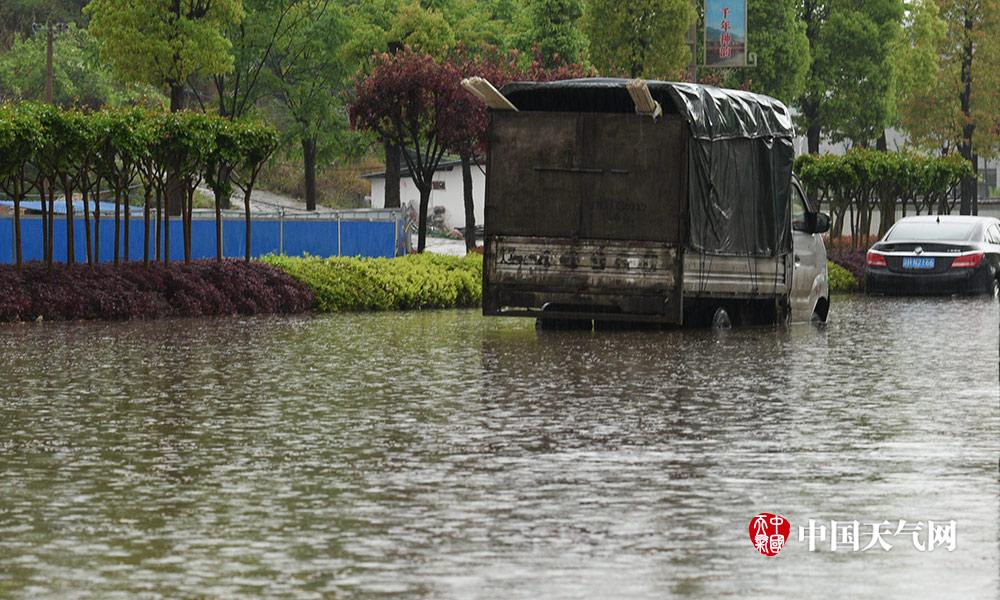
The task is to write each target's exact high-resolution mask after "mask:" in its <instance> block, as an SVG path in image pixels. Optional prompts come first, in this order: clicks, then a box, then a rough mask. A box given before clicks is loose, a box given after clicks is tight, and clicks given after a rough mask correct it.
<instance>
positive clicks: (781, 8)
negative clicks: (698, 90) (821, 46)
mask: <svg viewBox="0 0 1000 600" xmlns="http://www.w3.org/2000/svg"><path fill="white" fill-rule="evenodd" d="M799 4H800V2H799V0H749V2H748V3H747V21H748V22H749V23H750V28H749V31H748V32H747V47H748V48H749V50H750V52H753V53H755V54H756V55H757V66H756V67H754V68H752V69H731V70H730V73H729V74H728V76H727V77H726V79H725V80H724V85H725V86H726V87H731V88H744V89H750V90H751V91H754V92H757V93H761V94H767V95H769V96H773V97H775V98H777V99H779V100H782V101H783V102H785V103H791V102H792V101H794V100H795V99H796V98H798V97H799V96H800V95H801V94H802V92H803V91H804V90H805V85H806V75H807V74H808V73H809V63H810V59H809V39H808V38H807V37H806V26H805V23H803V22H802V20H801V19H800V18H799V14H798V6H799Z"/></svg>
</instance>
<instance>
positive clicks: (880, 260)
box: [867, 251, 889, 267]
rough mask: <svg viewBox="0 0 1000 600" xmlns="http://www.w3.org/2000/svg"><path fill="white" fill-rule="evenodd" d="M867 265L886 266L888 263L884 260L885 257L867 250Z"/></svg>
mask: <svg viewBox="0 0 1000 600" xmlns="http://www.w3.org/2000/svg"><path fill="white" fill-rule="evenodd" d="M867 260H868V266H869V267H888V266H889V263H887V262H886V260H885V257H884V256H882V255H881V254H879V253H877V252H871V251H869V252H868V257H867Z"/></svg>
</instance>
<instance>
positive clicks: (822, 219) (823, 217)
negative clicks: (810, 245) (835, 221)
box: [813, 213, 830, 233]
mask: <svg viewBox="0 0 1000 600" xmlns="http://www.w3.org/2000/svg"><path fill="white" fill-rule="evenodd" d="M827 231H830V215H828V214H826V213H816V227H814V228H813V233H826V232H827Z"/></svg>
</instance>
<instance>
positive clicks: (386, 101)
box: [350, 48, 466, 252]
mask: <svg viewBox="0 0 1000 600" xmlns="http://www.w3.org/2000/svg"><path fill="white" fill-rule="evenodd" d="M460 80H461V75H460V73H459V72H458V70H457V69H455V67H454V65H452V64H451V63H450V62H443V63H439V62H437V61H436V60H434V58H433V57H431V56H429V55H426V54H422V53H419V52H415V51H413V50H411V49H409V48H406V49H404V50H402V51H400V52H398V53H396V54H392V55H390V54H382V55H380V56H378V57H377V58H376V59H375V61H374V66H373V68H372V70H371V73H370V74H368V75H366V76H362V77H359V78H358V79H357V80H356V81H355V84H354V98H353V99H352V101H351V102H350V117H351V126H352V127H354V128H356V129H361V130H364V131H370V132H372V133H375V134H376V135H378V136H379V137H381V138H382V139H383V140H386V141H388V142H390V143H391V144H394V145H397V146H399V147H400V148H405V149H406V151H405V152H404V153H403V159H404V160H405V161H406V166H407V168H409V170H410V177H411V178H412V179H413V182H414V184H416V186H417V189H418V190H419V191H420V208H419V228H418V233H417V252H423V251H424V247H425V246H426V243H427V208H428V206H429V205H430V198H431V189H432V185H433V179H434V172H435V171H437V168H438V165H439V164H440V163H441V158H442V157H443V156H444V153H445V150H446V149H447V147H446V145H445V141H444V140H445V139H451V138H452V137H453V134H452V133H450V132H449V131H448V128H451V127H455V126H456V124H457V123H460V122H461V121H462V118H463V117H462V115H460V114H459V113H460V111H461V110H463V107H465V106H466V104H465V103H464V102H463V101H464V100H465V98H464V94H465V92H464V91H463V90H462V89H461V86H460V85H458V84H457V83H456V82H458V81H460Z"/></svg>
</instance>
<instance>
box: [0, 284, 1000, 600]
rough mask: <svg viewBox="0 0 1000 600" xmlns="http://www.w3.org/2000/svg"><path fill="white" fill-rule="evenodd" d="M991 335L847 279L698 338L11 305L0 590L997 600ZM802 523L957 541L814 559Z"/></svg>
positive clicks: (3, 334)
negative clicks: (935, 534)
mask: <svg viewBox="0 0 1000 600" xmlns="http://www.w3.org/2000/svg"><path fill="white" fill-rule="evenodd" d="M998 327H1000V320H998V306H997V302H996V301H995V300H985V299H983V300H976V299H940V300H919V299H913V300H908V299H865V298H844V299H839V300H838V301H837V302H836V304H835V306H834V309H833V316H832V321H831V323H830V324H829V325H828V326H826V327H816V326H812V325H805V326H796V327H791V328H788V329H770V328H767V329H746V330H732V331H723V332H713V331H683V332H634V333H624V332H606V333H580V332H545V333H536V331H535V330H534V327H533V323H532V322H530V321H522V320H487V319H483V318H482V317H480V316H479V315H478V314H477V313H476V312H474V311H446V312H425V313H411V314H390V315H343V316H324V317H314V318H312V317H310V318H291V319H290V318H270V319H249V320H232V319H226V320H191V321H168V322H156V323H125V324H54V323H46V324H31V325H15V326H6V327H4V328H2V329H0V365H2V372H3V376H2V378H0V597H13V598H18V597H84V598H86V597H93V598H115V597H121V598H132V597H151V598H152V597H170V598H177V597H192V596H197V597H260V596H266V597H283V596H284V597H301V598H310V597H316V598H319V597H336V598H462V599H464V598H546V599H548V598H651V599H652V598H657V599H659V598H723V597H733V598H768V597H796V598H824V599H825V598H832V597H844V598H858V597H878V598H900V599H903V598H906V599H909V598H996V597H997V596H998V595H1000V478H998V459H1000V435H998V433H1000V390H998V378H997V373H998V370H997V366H998V360H997V359H998V356H997V348H998ZM761 511H768V512H773V513H779V514H781V515H783V516H784V517H786V518H787V519H789V521H790V522H791V525H792V532H793V533H792V536H791V537H792V539H791V540H790V541H789V542H788V544H787V545H786V547H785V548H784V549H783V550H782V551H781V553H780V554H779V555H778V556H777V557H775V558H766V557H763V556H760V555H759V554H758V553H757V552H756V551H755V550H754V548H753V546H752V544H751V542H750V539H749V535H748V527H749V523H750V519H751V517H752V516H753V515H755V514H756V513H758V512H761ZM809 519H814V520H815V521H816V522H817V523H823V522H826V523H827V524H829V521H830V520H838V521H843V522H853V521H858V522H860V523H861V528H862V529H861V531H862V539H861V542H862V545H867V539H866V538H864V537H863V536H864V531H865V527H866V526H865V524H870V523H878V522H881V521H883V520H885V521H888V522H890V523H891V524H892V526H893V527H895V526H896V524H898V522H899V521H900V520H905V521H906V522H907V523H908V524H915V523H923V524H926V523H927V522H928V521H938V522H948V521H951V520H954V521H955V522H956V527H955V531H956V545H955V548H954V550H952V551H948V550H947V548H945V547H937V548H935V549H934V550H933V551H932V552H920V551H918V550H917V549H916V548H915V545H914V543H913V541H912V536H911V535H910V534H907V533H906V532H903V533H902V534H901V535H899V536H896V537H887V538H885V539H886V541H887V542H888V543H890V544H891V545H892V550H890V551H884V550H882V548H881V547H880V546H875V547H874V549H871V550H869V551H867V552H855V551H853V549H851V548H849V547H838V548H837V550H836V551H831V549H830V544H829V539H827V540H826V541H824V542H819V543H817V547H816V550H815V551H814V552H810V551H809V549H808V547H807V543H806V542H805V541H799V540H798V538H797V532H798V528H799V527H800V526H804V525H806V524H807V523H808V521H809ZM925 526H926V525H925ZM889 533H893V532H889ZM925 533H926V532H925ZM922 536H923V534H921V535H918V542H919V539H920V538H921V537H922Z"/></svg>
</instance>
